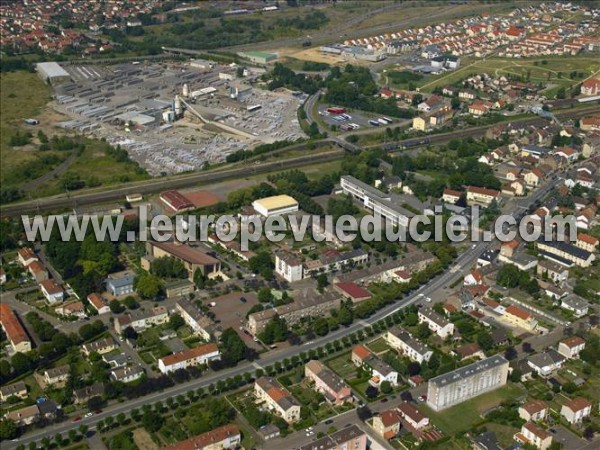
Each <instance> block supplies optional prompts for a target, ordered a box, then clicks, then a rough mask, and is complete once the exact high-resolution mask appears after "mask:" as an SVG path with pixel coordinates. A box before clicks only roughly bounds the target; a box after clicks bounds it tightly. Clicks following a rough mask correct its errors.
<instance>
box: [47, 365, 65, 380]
mask: <svg viewBox="0 0 600 450" xmlns="http://www.w3.org/2000/svg"><path fill="white" fill-rule="evenodd" d="M46 373H47V374H48V377H49V378H56V377H59V376H61V375H67V374H68V373H69V366H60V367H55V368H54V369H47V370H46Z"/></svg>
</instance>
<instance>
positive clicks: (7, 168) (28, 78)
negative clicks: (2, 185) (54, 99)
mask: <svg viewBox="0 0 600 450" xmlns="http://www.w3.org/2000/svg"><path fill="white" fill-rule="evenodd" d="M49 100H50V88H49V87H48V86H47V85H46V84H45V83H44V82H43V81H42V80H41V79H40V78H39V77H38V76H37V75H36V74H34V73H28V72H14V73H3V74H2V75H0V161H1V162H2V164H1V168H0V181H2V182H3V181H4V179H5V177H6V176H7V175H8V174H10V173H11V172H12V170H13V169H14V167H15V166H16V165H17V164H20V163H22V162H25V161H28V160H31V159H34V158H35V154H34V152H32V151H31V148H30V147H29V146H26V147H23V148H18V149H14V148H12V147H10V146H9V145H8V142H9V140H10V137H11V136H12V135H13V134H15V133H16V132H17V131H21V132H23V131H27V130H28V131H32V132H34V131H36V130H34V128H33V127H27V125H25V124H24V123H23V120H24V119H27V118H33V117H36V116H37V115H38V114H39V113H40V112H41V110H42V108H43V107H44V106H45V105H46V103H48V101H49Z"/></svg>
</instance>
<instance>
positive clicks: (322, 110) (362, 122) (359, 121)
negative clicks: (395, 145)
mask: <svg viewBox="0 0 600 450" xmlns="http://www.w3.org/2000/svg"><path fill="white" fill-rule="evenodd" d="M329 107H330V106H328V105H319V107H318V110H319V116H320V117H321V120H323V122H325V123H326V124H327V125H337V126H338V128H339V126H340V125H343V124H350V123H352V124H356V125H358V126H359V127H360V128H358V129H357V130H361V129H364V128H375V127H374V126H373V125H371V124H370V123H369V120H377V119H379V118H380V117H382V115H378V114H371V113H365V112H363V111H349V112H346V113H345V114H347V115H348V116H350V119H347V120H343V121H342V120H336V119H334V117H338V115H336V114H330V113H328V112H327V108H329ZM392 120H393V122H392V124H393V123H394V122H397V119H392ZM386 126H387V125H385V124H380V128H385V127H386ZM357 130H354V131H357Z"/></svg>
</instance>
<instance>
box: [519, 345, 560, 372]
mask: <svg viewBox="0 0 600 450" xmlns="http://www.w3.org/2000/svg"><path fill="white" fill-rule="evenodd" d="M565 359H566V358H565V357H564V356H562V355H561V354H560V353H558V352H557V351H556V350H552V349H550V350H548V351H547V352H543V353H536V354H535V355H531V356H529V357H528V358H527V361H528V362H529V363H530V364H533V365H534V366H535V367H540V368H542V367H546V366H550V365H554V364H557V363H561V362H563V361H565Z"/></svg>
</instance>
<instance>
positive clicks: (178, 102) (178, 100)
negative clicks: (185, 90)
mask: <svg viewBox="0 0 600 450" xmlns="http://www.w3.org/2000/svg"><path fill="white" fill-rule="evenodd" d="M182 112H183V111H182V110H181V97H179V95H176V96H175V115H176V116H179V115H181V113H182Z"/></svg>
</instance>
